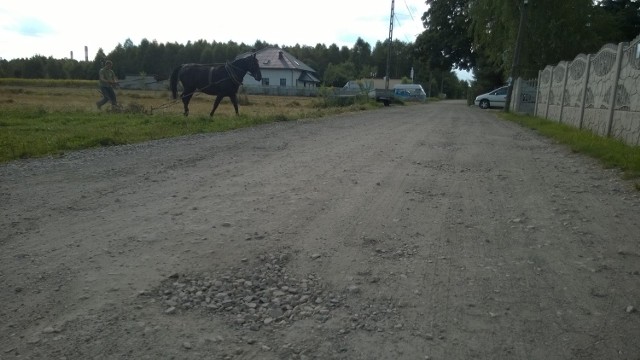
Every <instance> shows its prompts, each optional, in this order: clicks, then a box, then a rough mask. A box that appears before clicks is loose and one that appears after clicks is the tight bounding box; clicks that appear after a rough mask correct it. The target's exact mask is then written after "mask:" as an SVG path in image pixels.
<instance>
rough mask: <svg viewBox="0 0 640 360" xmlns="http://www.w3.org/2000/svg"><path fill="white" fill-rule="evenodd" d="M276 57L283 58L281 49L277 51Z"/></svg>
mask: <svg viewBox="0 0 640 360" xmlns="http://www.w3.org/2000/svg"><path fill="white" fill-rule="evenodd" d="M278 59H280V60H282V59H284V55H282V50H280V51H278Z"/></svg>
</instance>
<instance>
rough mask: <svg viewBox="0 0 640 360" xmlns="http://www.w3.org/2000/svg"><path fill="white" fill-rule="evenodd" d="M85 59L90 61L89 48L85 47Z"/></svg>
mask: <svg viewBox="0 0 640 360" xmlns="http://www.w3.org/2000/svg"><path fill="white" fill-rule="evenodd" d="M84 61H89V48H88V47H86V46H85V47H84Z"/></svg>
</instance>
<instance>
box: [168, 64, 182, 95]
mask: <svg viewBox="0 0 640 360" xmlns="http://www.w3.org/2000/svg"><path fill="white" fill-rule="evenodd" d="M181 69H182V65H180V66H178V67H176V68H175V69H174V70H173V72H172V73H171V80H170V81H169V87H170V88H171V94H172V95H173V98H174V99H176V98H177V97H178V74H179V73H180V70H181Z"/></svg>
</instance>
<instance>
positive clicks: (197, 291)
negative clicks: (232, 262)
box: [155, 254, 344, 330]
mask: <svg viewBox="0 0 640 360" xmlns="http://www.w3.org/2000/svg"><path fill="white" fill-rule="evenodd" d="M288 258H289V255H288V254H279V255H273V254H270V255H262V256H260V257H259V258H258V259H257V260H256V261H254V262H253V263H250V262H248V261H245V262H243V266H240V267H237V268H234V269H231V270H229V271H226V272H224V273H222V274H211V275H204V274H174V275H171V276H170V277H169V278H168V279H167V280H165V281H164V282H163V283H162V284H161V286H160V288H159V289H157V290H156V292H155V293H156V294H157V295H158V296H159V298H160V301H162V303H163V304H165V305H166V306H167V308H166V310H165V313H167V314H174V313H176V312H178V311H186V310H203V311H208V312H211V313H214V314H218V315H222V316H224V317H225V318H226V319H227V320H228V321H229V322H231V323H233V324H235V325H237V326H241V327H243V328H248V329H251V330H260V329H261V328H263V327H266V326H287V325H291V324H292V323H293V322H295V321H298V320H302V319H307V318H313V319H315V320H317V321H320V322H324V321H326V320H327V319H329V317H330V315H331V311H332V310H333V309H336V308H337V307H340V306H341V304H342V303H343V302H344V298H343V297H341V296H339V295H337V294H333V293H331V292H328V291H327V286H326V285H325V284H324V283H323V282H322V279H321V278H320V277H318V276H317V275H315V274H308V275H306V276H304V277H294V276H292V275H291V274H290V273H289V272H288V271H287V268H286V266H285V265H286V263H287V261H288Z"/></svg>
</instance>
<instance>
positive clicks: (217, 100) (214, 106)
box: [209, 95, 224, 117]
mask: <svg viewBox="0 0 640 360" xmlns="http://www.w3.org/2000/svg"><path fill="white" fill-rule="evenodd" d="M222 98H224V96H223V95H218V96H216V101H214V102H213V109H211V114H209V116H211V117H213V113H214V112H216V109H217V108H218V105H220V101H222Z"/></svg>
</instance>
